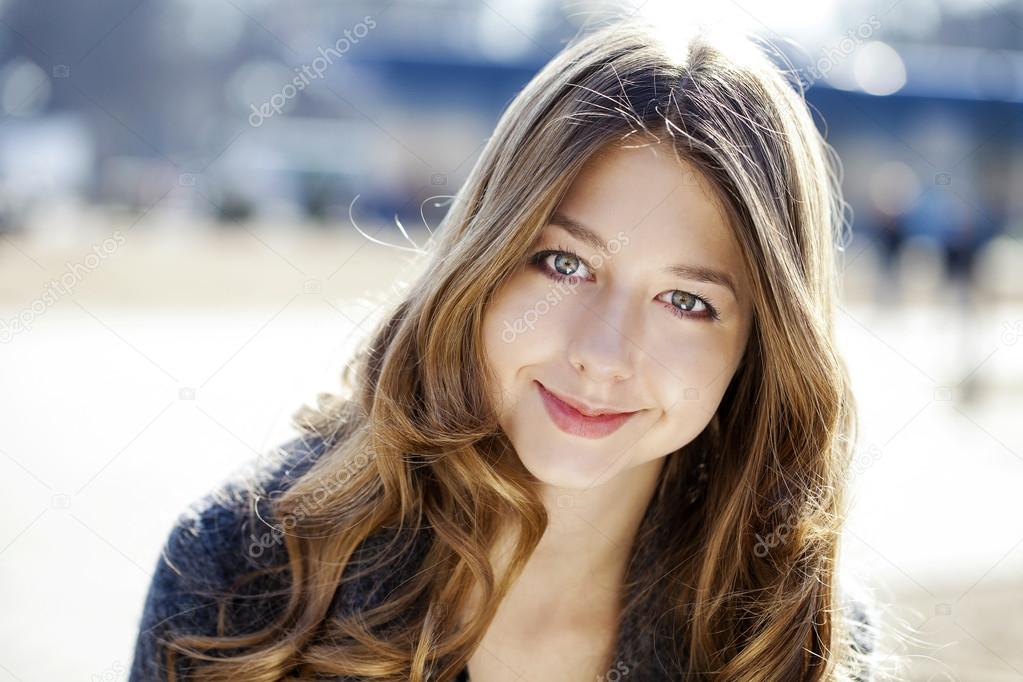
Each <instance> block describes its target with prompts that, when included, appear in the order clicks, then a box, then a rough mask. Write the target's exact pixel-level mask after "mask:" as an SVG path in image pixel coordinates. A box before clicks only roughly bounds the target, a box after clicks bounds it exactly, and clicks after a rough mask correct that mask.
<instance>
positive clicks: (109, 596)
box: [0, 0, 1023, 682]
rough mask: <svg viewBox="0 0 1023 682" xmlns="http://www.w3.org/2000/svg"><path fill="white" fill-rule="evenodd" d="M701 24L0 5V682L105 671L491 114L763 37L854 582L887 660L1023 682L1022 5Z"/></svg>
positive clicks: (846, 564)
mask: <svg viewBox="0 0 1023 682" xmlns="http://www.w3.org/2000/svg"><path fill="white" fill-rule="evenodd" d="M705 4H709V3H691V2H687V1H684V0H674V1H673V2H660V1H659V0H647V1H646V2H642V1H641V0H635V1H633V2H631V4H630V2H625V3H623V2H614V3H608V2H596V1H594V2H591V1H587V0H572V1H570V2H568V1H566V2H557V1H553V0H486V1H485V2H482V1H477V2H468V1H456V0H418V1H406V0H392V1H387V2H379V3H378V2H326V1H322V0H320V1H314V0H308V1H306V2H301V3H283V2H276V3H275V2H270V1H269V0H164V1H163V2H156V1H155V0H142V1H141V2H139V1H138V0H131V1H130V2H129V1H127V0H123V1H122V0H96V1H95V2H90V3H82V2H72V1H71V0H47V1H46V2H38V0H34V1H30V0H3V1H2V2H0V273H2V275H0V358H2V365H0V367H2V378H3V384H4V389H5V390H4V391H3V393H2V396H0V409H2V411H3V413H4V414H5V415H6V416H5V420H4V421H5V423H6V424H7V428H5V429H4V430H3V432H2V434H0V482H2V483H0V485H2V492H3V500H4V511H3V516H2V520H0V600H2V603H3V612H4V615H3V618H2V621H0V641H3V642H5V646H3V647H2V648H0V651H2V653H0V682H3V681H4V680H26V681H27V680H57V679H60V680H115V679H124V678H125V677H126V675H127V669H128V667H129V665H130V662H131V655H132V647H133V645H134V639H135V636H136V634H137V626H138V619H139V617H140V615H141V607H142V601H143V599H144V596H145V591H146V589H147V587H148V583H149V579H150V576H151V574H152V569H153V567H154V566H155V562H156V560H157V556H158V554H159V551H160V549H161V546H162V544H163V541H164V540H165V538H166V534H167V532H168V531H169V529H170V527H171V524H172V523H173V521H174V519H175V518H176V517H177V515H178V514H180V513H181V512H182V510H183V509H184V508H185V506H186V505H188V504H189V503H191V502H193V501H195V500H196V499H197V498H198V497H200V496H201V495H203V494H205V493H206V492H208V491H209V490H210V489H212V487H213V486H214V485H216V484H217V482H218V481H220V480H221V479H223V478H224V477H226V476H228V475H229V474H231V473H232V472H234V471H236V470H238V468H239V467H244V466H247V465H248V464H249V463H251V462H252V461H253V459H254V458H256V457H262V456H266V455H267V453H269V452H271V451H272V450H273V448H274V447H275V446H276V445H278V444H280V443H281V442H282V441H283V440H284V439H285V438H288V437H290V435H291V434H292V433H293V430H292V428H291V426H290V423H289V417H290V415H291V414H292V413H293V412H294V411H295V410H296V409H297V408H298V407H299V406H300V405H301V404H302V403H313V402H314V401H315V395H316V393H317V392H319V391H332V390H335V389H336V388H337V386H338V372H339V371H340V369H341V367H342V365H343V362H344V360H345V359H346V357H347V355H348V354H349V353H350V352H351V350H352V348H353V347H354V344H355V342H356V341H357V340H358V338H359V336H360V334H362V333H364V332H365V331H367V330H368V329H369V328H370V325H371V323H372V320H373V319H374V316H375V315H376V314H378V312H379V310H380V304H381V302H382V301H383V300H385V299H386V297H388V296H392V295H393V294H394V293H395V291H396V289H395V283H397V282H399V281H402V280H407V279H408V278H409V277H410V276H411V273H412V272H413V271H414V270H415V268H416V267H418V265H417V263H416V262H415V261H413V260H412V258H411V257H412V256H413V255H414V249H415V247H416V246H417V245H419V246H422V245H423V243H424V242H425V241H426V239H427V238H428V237H429V230H430V229H432V228H434V227H436V226H437V225H438V223H439V221H440V219H441V218H442V217H443V215H444V210H445V201H446V199H447V198H449V197H450V195H452V194H454V192H455V191H456V190H457V188H458V186H459V185H460V183H461V182H462V181H463V180H464V179H465V177H466V175H467V174H468V172H469V170H470V169H471V167H472V165H473V164H474V162H475V160H476V158H477V156H478V154H479V152H480V151H481V149H482V146H483V145H484V144H485V142H486V140H487V138H488V136H489V135H490V134H491V132H492V130H493V127H494V124H495V123H496V121H497V119H498V117H499V115H500V113H501V111H502V110H503V108H504V107H505V106H506V105H507V104H508V102H509V101H510V100H511V99H512V97H514V95H515V93H516V92H517V91H518V89H519V88H521V87H522V86H523V85H524V84H525V83H526V82H527V81H528V80H529V78H530V77H531V76H532V75H533V74H534V73H535V72H536V71H537V70H538V69H539V68H540V67H541V66H542V65H543V64H544V63H545V62H546V61H548V60H549V59H550V58H551V57H552V56H553V55H554V54H555V53H556V52H557V51H558V50H559V49H560V48H561V46H563V45H564V43H565V42H566V41H567V40H568V39H570V38H572V37H573V36H574V35H576V34H577V33H578V32H580V31H582V30H585V29H586V27H587V26H589V25H591V24H593V23H595V22H599V21H601V20H602V18H604V17H606V16H610V15H611V14H612V13H617V14H629V13H632V12H636V13H639V14H641V15H645V16H647V17H649V18H652V19H654V20H655V21H657V22H658V24H659V25H660V26H663V27H664V28H665V30H666V31H668V32H669V33H670V31H671V28H672V27H673V26H680V25H682V24H684V23H686V22H689V21H692V20H697V19H698V20H702V21H722V22H726V23H728V24H732V25H735V26H739V27H742V28H746V29H749V30H752V31H754V32H756V33H757V34H759V35H760V36H762V37H764V38H765V39H768V40H771V41H773V42H774V43H775V44H776V45H777V46H778V47H779V49H781V50H782V51H783V52H784V53H785V54H786V55H787V57H788V58H789V59H790V60H791V62H792V65H793V67H794V68H795V69H796V73H797V74H798V76H799V78H800V79H801V81H802V82H803V84H804V86H806V87H807V88H808V90H807V99H808V100H809V102H810V104H811V105H812V107H813V109H814V112H815V117H816V119H817V121H818V123H819V125H820V126H821V128H822V130H826V132H827V138H828V140H829V141H830V142H831V143H832V144H833V145H834V146H835V148H836V149H837V151H838V153H839V155H840V157H841V159H842V162H843V166H844V178H843V184H844V189H845V192H846V198H847V200H848V201H849V203H850V207H851V209H852V227H853V234H852V238H851V241H850V242H849V244H848V246H847V248H846V251H845V254H844V258H843V260H844V270H843V276H844V295H843V299H842V303H841V306H840V311H839V318H838V324H839V333H840V340H841V344H842V350H843V352H844V353H845V356H846V358H847V361H848V364H849V368H850V371H851V373H852V376H853V381H854V383H855V388H856V391H857V398H858V400H859V408H860V414H861V420H862V423H861V427H860V434H859V441H858V448H857V455H856V459H855V462H854V469H855V473H856V478H855V481H854V485H853V491H852V495H853V499H852V505H851V509H850V518H849V524H848V532H847V535H846V539H845V546H844V555H843V566H842V570H843V571H844V572H846V573H847V574H848V575H849V576H851V577H855V578H856V579H858V580H859V581H861V582H863V583H864V584H865V585H866V586H867V589H868V590H869V592H870V594H871V595H872V596H873V598H874V599H875V601H877V602H878V603H879V604H880V605H881V606H882V607H883V609H884V622H883V625H885V626H888V625H890V626H892V627H899V628H903V629H909V631H911V632H912V633H913V638H912V639H908V640H907V639H905V638H901V639H898V640H896V639H895V638H889V639H890V641H886V642H884V648H885V650H886V651H888V652H891V654H892V655H891V656H889V657H886V658H885V659H884V660H883V661H882V662H881V665H882V667H884V668H887V669H891V670H893V671H894V674H895V678H896V679H907V680H983V681H985V682H987V681H1000V680H1023V647H1020V646H1019V644H1020V642H1021V641H1023V572H1021V569H1023V513H1021V512H1023V496H1021V494H1020V490H1021V487H1023V486H1021V484H1023V423H1021V422H1023V420H1021V416H1023V415H1021V409H1020V408H1021V404H1023V400H1021V396H1023V242H1021V238H1023V106H1021V102H1023V4H1021V3H1019V2H1008V1H1003V0H940V1H935V0H880V1H877V2H874V1H871V0H866V1H844V2H842V3H841V4H839V3H838V2H837V1H836V0H817V1H815V2H812V3H811V2H806V3H797V2H756V3H754V2H725V3H720V4H719V6H717V7H715V8H713V9H708V8H706V7H704V6H703V5H705ZM403 231H405V232H407V238H406V236H405V235H404V234H403ZM377 240H379V241H380V242H384V243H385V244H390V245H392V246H386V245H383V244H380V243H378V242H377ZM56 641H59V644H57V645H56V649H55V642H56Z"/></svg>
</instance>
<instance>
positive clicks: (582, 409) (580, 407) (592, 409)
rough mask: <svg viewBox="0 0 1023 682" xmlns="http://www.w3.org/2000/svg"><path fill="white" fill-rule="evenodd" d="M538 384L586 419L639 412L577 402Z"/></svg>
mask: <svg viewBox="0 0 1023 682" xmlns="http://www.w3.org/2000/svg"><path fill="white" fill-rule="evenodd" d="M536 383H538V384H540V385H541V386H543V388H544V390H546V391H547V392H548V393H552V394H553V395H554V396H555V397H556V398H558V400H561V401H562V402H565V403H567V404H569V405H571V406H572V408H573V409H575V410H576V411H577V412H579V413H580V414H582V415H584V416H586V417H600V416H603V415H607V414H629V413H630V412H636V411H637V410H618V409H615V408H612V407H607V406H603V405H593V404H590V403H586V402H583V401H582V400H577V399H575V398H570V397H569V396H567V395H565V394H564V393H559V392H558V391H554V390H552V389H550V388H548V387H547V386H546V385H544V384H542V383H540V382H539V381H538V382H536Z"/></svg>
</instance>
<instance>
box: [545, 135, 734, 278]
mask: <svg viewBox="0 0 1023 682" xmlns="http://www.w3.org/2000/svg"><path fill="white" fill-rule="evenodd" d="M557 212H558V213H560V214H562V215H565V216H567V217H569V218H572V219H574V220H577V221H579V222H581V223H584V224H586V225H587V226H588V227H589V228H590V229H592V230H593V231H595V232H598V233H599V234H600V235H601V236H602V237H603V238H604V239H605V242H606V241H608V240H610V239H613V238H614V237H615V235H616V234H617V233H618V232H619V231H622V232H624V233H625V234H628V235H629V236H630V242H631V243H630V246H629V247H628V249H626V250H627V251H633V252H635V253H637V254H639V253H642V254H643V257H644V258H650V257H651V256H656V258H657V259H658V260H659V261H663V263H665V264H667V263H675V262H677V261H679V260H684V261H687V262H690V261H698V262H699V264H700V265H708V266H713V267H718V268H721V269H726V270H729V271H731V272H732V273H733V274H734V276H735V277H736V278H737V279H738V280H739V281H742V262H743V261H742V258H741V253H740V251H739V245H738V242H737V241H736V239H735V234H734V230H733V228H732V226H731V225H730V223H729V221H728V218H727V216H726V214H725V213H724V211H723V210H722V208H721V206H720V203H719V200H718V198H717V196H716V194H715V192H714V191H713V189H712V187H711V185H710V184H709V182H708V181H707V180H706V179H705V178H704V176H703V175H702V174H701V173H700V172H699V171H698V170H697V168H696V166H694V165H692V163H690V162H688V161H685V160H683V159H679V158H677V157H676V156H675V154H674V152H673V151H672V149H671V147H670V146H669V145H667V144H653V145H648V146H640V147H631V148H630V147H620V146H616V147H612V148H608V149H606V150H603V151H602V152H601V153H600V154H598V155H594V156H593V157H591V158H590V159H589V160H588V161H587V163H586V164H585V165H584V166H583V168H582V169H581V171H580V173H579V174H578V175H577V176H576V178H575V180H574V181H573V183H572V185H571V186H570V187H569V189H568V191H567V193H566V194H565V196H564V198H563V199H562V201H561V203H560V204H559V205H558V209H557ZM548 229H557V228H551V227H548ZM633 245H638V246H639V248H634V247H633ZM651 265H657V263H651Z"/></svg>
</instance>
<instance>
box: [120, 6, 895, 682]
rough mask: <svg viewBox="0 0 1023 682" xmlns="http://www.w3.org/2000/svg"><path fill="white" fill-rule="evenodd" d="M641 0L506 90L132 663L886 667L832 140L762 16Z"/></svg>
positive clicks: (144, 630) (197, 517) (512, 668)
mask: <svg viewBox="0 0 1023 682" xmlns="http://www.w3.org/2000/svg"><path fill="white" fill-rule="evenodd" d="M678 40H679V41H681V42H682V44H681V46H680V47H679V46H674V47H673V46H671V45H666V44H663V43H661V42H658V41H657V40H656V39H655V38H654V36H653V34H652V33H651V32H649V31H648V30H646V29H645V28H644V27H642V26H638V25H635V24H631V23H618V24H615V25H612V26H608V27H605V28H603V29H600V30H598V31H595V32H592V33H590V34H588V35H586V36H584V37H582V38H581V39H579V40H577V41H575V42H574V43H572V44H571V45H569V46H568V47H567V48H566V49H565V50H564V51H562V52H561V53H560V54H559V55H558V56H557V57H556V58H554V59H553V60H552V61H551V62H550V63H549V64H548V65H547V66H546V67H545V68H544V69H543V70H542V71H541V72H540V73H539V74H537V75H536V77H535V78H533V80H532V81H531V82H530V83H529V84H528V85H527V86H526V87H525V88H524V89H523V90H522V92H521V93H519V95H518V96H517V97H516V98H515V100H514V101H513V102H512V103H511V105H510V106H509V107H508V109H507V111H506V112H505V114H504V115H503V116H502V118H501V120H500V122H499V123H498V125H497V129H496V130H495V132H494V135H493V136H492V137H491V139H490V140H489V142H488V144H487V147H486V149H485V150H484V152H483V154H482V156H481V157H480V159H479V160H478V162H477V164H476V166H475V168H474V169H473V171H472V173H471V175H470V176H469V178H468V180H467V181H466V183H465V185H464V186H463V187H462V188H461V190H460V191H459V193H458V194H457V195H456V196H455V197H454V200H453V203H452V206H451V208H450V210H449V212H448V214H447V216H446V217H445V220H444V222H443V224H442V226H441V228H440V229H439V232H438V234H437V235H435V236H436V237H437V241H436V243H435V244H434V245H433V247H432V249H431V251H430V259H429V261H428V263H427V266H426V267H425V269H424V271H423V274H422V275H421V277H419V278H418V280H417V281H416V282H415V283H414V284H413V285H412V286H411V287H410V288H409V290H408V292H407V295H406V296H405V297H404V299H403V300H402V301H401V302H400V303H398V304H397V305H396V306H395V307H394V309H393V310H391V311H389V314H388V315H387V316H386V317H385V319H384V320H383V322H382V323H381V324H380V325H379V327H378V328H377V329H376V330H375V332H374V334H373V335H372V336H371V337H370V338H369V339H368V341H367V343H366V344H365V345H364V346H363V347H362V349H361V350H360V353H359V354H358V355H357V357H356V358H355V359H353V361H352V362H351V364H349V366H348V367H347V368H346V370H345V372H344V374H343V377H342V378H343V382H344V384H345V388H346V389H347V390H346V392H345V393H343V394H339V395H337V396H330V395H322V396H321V397H320V400H319V401H318V407H317V408H311V407H304V408H303V409H301V410H299V411H298V412H297V413H296V415H295V417H294V421H295V423H296V424H297V425H298V426H299V427H301V429H302V431H303V433H304V434H305V435H303V436H302V437H300V438H297V439H296V440H294V441H292V442H291V443H288V444H286V445H285V446H284V448H283V454H284V457H283V459H281V460H280V461H279V462H277V464H275V465H273V466H269V467H266V468H264V469H263V470H261V471H260V472H259V474H258V475H257V476H255V477H252V478H241V477H240V478H238V479H237V480H231V481H228V482H227V483H225V485H224V486H223V488H222V489H219V490H217V491H215V492H214V493H211V494H210V495H208V496H207V497H205V498H204V499H203V500H202V502H201V504H197V505H195V506H194V508H192V509H190V510H189V513H186V514H184V515H183V516H182V517H181V519H180V520H179V522H178V524H177V525H176V527H175V528H174V530H173V532H172V533H171V536H170V538H169V540H168V543H167V546H166V547H165V551H164V556H163V557H162V558H161V561H160V563H159V564H158V566H157V571H156V574H155V576H154V578H153V583H152V586H151V587H150V592H149V596H148V599H147V602H146V606H145V610H144V614H143V620H142V624H141V629H140V630H141V631H140V633H139V639H138V642H137V645H136V653H135V661H134V665H133V669H132V675H131V679H132V680H142V679H182V678H183V676H184V674H185V672H188V673H189V675H191V677H189V678H188V679H202V680H241V679H244V680H266V681H270V680H280V679H289V680H297V679H338V680H340V679H344V680H352V679H366V680H370V679H372V680H414V681H416V682H420V681H422V680H427V679H430V680H452V679H461V680H467V679H470V678H471V679H472V680H474V681H475V682H501V681H504V680H516V679H523V680H533V681H536V682H540V681H543V680H555V679H557V680H580V681H581V680H593V679H594V678H596V679H598V680H620V679H626V680H629V681H638V680H682V679H685V680H695V679H714V680H721V681H725V680H727V681H729V682H731V681H733V680H734V681H740V680H742V681H751V682H752V681H753V680H758V681H759V680H770V681H777V680H786V681H788V680H867V679H870V678H872V676H873V675H874V665H873V664H872V663H871V659H870V654H871V652H872V650H873V649H874V643H875V641H876V640H875V637H876V634H875V624H874V623H873V622H872V620H873V619H872V617H871V616H868V615H867V614H868V612H867V611H866V610H864V604H863V603H861V602H860V601H858V600H854V599H851V598H849V592H848V591H847V590H846V587H845V586H842V585H840V584H839V581H838V576H837V573H836V568H837V563H838V557H839V551H838V550H839V545H840V543H839V540H840V532H841V524H842V518H843V514H844V504H845V496H844V490H845V486H846V478H847V475H848V468H849V461H850V457H851V451H852V448H853V443H854V440H855V435H856V426H855V405H854V401H853V396H852V394H851V392H850V384H849V379H848V377H847V372H846V369H845V365H844V362H843V360H842V359H841V357H840V356H839V354H838V351H837V349H836V344H835V337H834V326H833V317H834V306H835V302H836V292H837V280H838V276H837V266H836V252H837V251H838V250H839V249H838V246H839V245H840V244H841V238H842V232H843V227H844V225H845V223H844V221H843V218H842V207H843V202H842V200H841V198H840V193H839V187H838V184H837V173H836V170H837V163H836V162H835V160H834V156H833V154H832V153H831V150H830V147H829V146H828V145H827V144H826V143H825V142H824V140H823V139H822V138H821V136H820V135H819V133H818V131H817V129H816V128H815V126H814V124H813V122H812V120H811V117H810V115H809V113H808V110H807V107H806V104H805V101H804V99H803V97H802V93H801V91H800V90H799V89H798V88H797V87H796V86H794V85H793V84H792V83H793V82H794V80H795V79H794V78H789V77H787V76H791V75H792V74H788V73H787V72H786V71H783V70H782V69H780V68H779V67H778V66H776V65H775V63H773V62H772V61H771V60H770V59H769V58H768V57H767V56H766V55H765V53H764V52H763V51H762V49H761V48H759V47H758V46H757V45H756V44H755V43H753V42H751V41H748V40H745V39H743V40H735V39H731V40H730V39H727V38H724V37H721V36H716V35H712V34H708V33H702V32H701V33H694V34H692V35H690V36H689V37H687V38H684V37H683V36H681V35H680V36H679V37H678Z"/></svg>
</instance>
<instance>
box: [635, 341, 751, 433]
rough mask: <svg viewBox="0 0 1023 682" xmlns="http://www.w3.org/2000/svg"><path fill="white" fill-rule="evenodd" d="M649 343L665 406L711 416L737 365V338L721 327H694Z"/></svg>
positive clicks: (651, 366) (653, 372) (651, 374)
mask: <svg viewBox="0 0 1023 682" xmlns="http://www.w3.org/2000/svg"><path fill="white" fill-rule="evenodd" d="M682 324H683V325H687V324H692V325H695V324H696V323H689V322H683V323H682ZM649 347H650V348H651V352H650V355H651V357H650V358H649V362H647V363H646V366H647V368H648V369H647V372H648V376H649V377H650V379H651V381H652V382H653V385H655V386H657V391H658V394H659V395H660V396H661V398H660V402H661V404H662V405H664V407H665V410H667V411H668V413H669V414H672V415H678V414H680V413H681V414H685V415H690V416H691V417H693V418H695V417H697V415H699V418H701V419H702V418H703V417H704V416H705V417H706V419H708V420H709V419H710V417H711V416H713V414H714V411H715V410H716V409H717V406H718V403H719V402H720V401H721V397H722V396H723V395H724V392H725V389H726V388H727V387H728V383H729V382H730V381H731V379H732V375H733V374H734V372H735V369H736V367H737V366H738V360H739V350H738V349H737V348H736V345H735V342H734V339H733V338H732V337H730V336H727V335H723V334H722V333H721V331H720V330H710V329H700V328H693V329H687V330H681V331H680V333H678V334H675V335H674V336H673V337H672V338H670V339H667V340H666V338H665V337H663V336H662V337H661V338H660V339H659V340H658V341H651V342H650V343H649Z"/></svg>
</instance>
